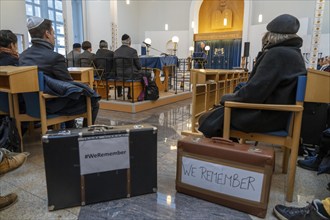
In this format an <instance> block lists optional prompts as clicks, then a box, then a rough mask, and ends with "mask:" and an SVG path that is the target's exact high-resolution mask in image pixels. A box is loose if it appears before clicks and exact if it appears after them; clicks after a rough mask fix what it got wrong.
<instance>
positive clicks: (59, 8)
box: [55, 0, 62, 11]
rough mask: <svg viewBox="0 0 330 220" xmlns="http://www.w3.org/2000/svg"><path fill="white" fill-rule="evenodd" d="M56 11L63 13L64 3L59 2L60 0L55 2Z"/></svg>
mask: <svg viewBox="0 0 330 220" xmlns="http://www.w3.org/2000/svg"><path fill="white" fill-rule="evenodd" d="M55 9H58V10H61V11H62V1H59V0H56V1H55Z"/></svg>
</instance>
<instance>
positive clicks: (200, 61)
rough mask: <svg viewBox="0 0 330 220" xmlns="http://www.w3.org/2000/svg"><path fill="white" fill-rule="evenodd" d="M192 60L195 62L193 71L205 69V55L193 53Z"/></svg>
mask: <svg viewBox="0 0 330 220" xmlns="http://www.w3.org/2000/svg"><path fill="white" fill-rule="evenodd" d="M192 60H193V61H195V64H194V68H195V69H205V64H206V63H207V55H206V53H204V52H194V53H193V56H192Z"/></svg>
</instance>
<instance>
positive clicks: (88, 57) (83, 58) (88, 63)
mask: <svg viewBox="0 0 330 220" xmlns="http://www.w3.org/2000/svg"><path fill="white" fill-rule="evenodd" d="M94 59H95V54H94V53H91V52H89V51H88V50H85V51H84V52H82V53H81V54H79V55H78V65H76V66H80V67H93V64H92V63H93V62H94Z"/></svg>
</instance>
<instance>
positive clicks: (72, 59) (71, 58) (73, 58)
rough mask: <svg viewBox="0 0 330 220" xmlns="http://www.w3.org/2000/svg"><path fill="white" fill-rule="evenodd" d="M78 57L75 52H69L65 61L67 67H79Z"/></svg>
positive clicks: (77, 53)
mask: <svg viewBox="0 0 330 220" xmlns="http://www.w3.org/2000/svg"><path fill="white" fill-rule="evenodd" d="M79 55H80V53H79V52H78V51H75V50H71V52H70V53H68V54H67V55H66V59H67V61H68V67H75V66H79V63H78V56H79Z"/></svg>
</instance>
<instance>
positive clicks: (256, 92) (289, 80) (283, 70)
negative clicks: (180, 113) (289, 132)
mask: <svg viewBox="0 0 330 220" xmlns="http://www.w3.org/2000/svg"><path fill="white" fill-rule="evenodd" d="M301 46H302V39H301V38H299V37H297V38H293V39H289V40H286V41H284V42H281V43H279V44H278V45H273V46H271V47H269V48H265V50H264V51H263V52H262V53H260V54H259V56H258V58H257V60H256V64H255V67H254V68H253V70H252V72H251V75H250V78H249V80H248V82H247V83H246V85H245V86H243V87H242V88H241V89H240V90H238V91H237V92H235V93H233V94H227V95H224V96H223V97H222V98H221V103H222V104H223V103H224V102H225V101H237V102H248V103H264V104H294V103H295V95H296V86H297V79H298V76H300V75H306V73H307V71H306V67H305V62H304V59H303V57H302V55H301V51H300V47H301ZM289 114H290V113H287V112H275V111H261V110H260V111H259V110H242V109H234V110H233V112H232V117H231V118H232V121H231V123H232V126H233V127H234V128H237V129H239V130H242V131H245V132H270V131H277V130H283V129H285V128H286V126H287V122H288V117H289Z"/></svg>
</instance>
